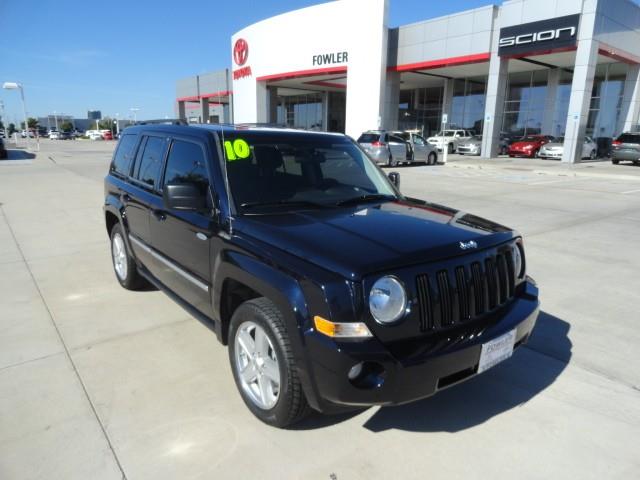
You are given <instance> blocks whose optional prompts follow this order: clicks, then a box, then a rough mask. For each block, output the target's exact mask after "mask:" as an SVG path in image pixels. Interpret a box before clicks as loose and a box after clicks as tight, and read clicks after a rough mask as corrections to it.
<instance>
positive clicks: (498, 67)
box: [481, 52, 509, 158]
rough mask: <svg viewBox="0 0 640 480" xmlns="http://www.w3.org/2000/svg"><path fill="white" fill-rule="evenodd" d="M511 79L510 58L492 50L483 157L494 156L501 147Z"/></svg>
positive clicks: (483, 135)
mask: <svg viewBox="0 0 640 480" xmlns="http://www.w3.org/2000/svg"><path fill="white" fill-rule="evenodd" d="M508 79H509V60H507V59H503V58H501V57H499V56H498V54H497V52H492V54H491V61H490V63H489V78H488V79H487V98H486V100H485V107H484V126H483V129H482V150H481V156H482V158H493V157H496V156H497V155H498V150H499V148H500V130H501V129H502V123H503V119H504V100H505V98H504V97H505V95H506V93H507V82H508Z"/></svg>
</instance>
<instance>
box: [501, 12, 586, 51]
mask: <svg viewBox="0 0 640 480" xmlns="http://www.w3.org/2000/svg"><path fill="white" fill-rule="evenodd" d="M579 24H580V15H568V16H566V17H558V18H552V19H549V20H542V21H540V22H533V23H526V24H524V25H515V26H513V27H506V28H501V29H500V43H499V46H498V55H500V56H501V57H502V56H513V55H522V54H526V53H532V52H538V51H546V50H557V49H562V48H569V47H575V46H576V43H577V40H578V26H579Z"/></svg>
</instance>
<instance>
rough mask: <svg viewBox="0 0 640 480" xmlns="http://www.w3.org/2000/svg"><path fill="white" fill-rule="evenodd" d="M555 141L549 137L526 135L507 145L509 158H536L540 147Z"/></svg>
mask: <svg viewBox="0 0 640 480" xmlns="http://www.w3.org/2000/svg"><path fill="white" fill-rule="evenodd" d="M553 140H555V138H554V137H552V136H551V135H527V136H525V137H522V138H520V139H518V140H516V141H514V142H513V143H512V144H511V145H509V156H510V157H529V158H533V157H536V156H538V152H539V151H540V147H542V146H543V145H545V144H547V143H549V142H552V141H553Z"/></svg>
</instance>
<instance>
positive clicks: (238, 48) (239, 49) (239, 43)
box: [233, 38, 249, 66]
mask: <svg viewBox="0 0 640 480" xmlns="http://www.w3.org/2000/svg"><path fill="white" fill-rule="evenodd" d="M247 58H249V44H248V43H247V41H246V40H245V39H244V38H239V39H238V40H236V44H235V45H234V46H233V60H234V61H235V62H236V64H237V65H240V66H242V65H244V64H245V63H246V62H247Z"/></svg>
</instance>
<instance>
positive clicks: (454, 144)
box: [427, 130, 473, 153]
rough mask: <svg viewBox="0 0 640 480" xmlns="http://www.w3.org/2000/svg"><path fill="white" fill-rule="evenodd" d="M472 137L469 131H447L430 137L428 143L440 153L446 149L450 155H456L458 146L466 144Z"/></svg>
mask: <svg viewBox="0 0 640 480" xmlns="http://www.w3.org/2000/svg"><path fill="white" fill-rule="evenodd" d="M471 137H473V133H471V132H470V131H469V130H445V131H443V132H438V133H436V134H435V135H434V136H433V137H429V138H428V139H427V142H429V143H430V144H431V145H433V146H434V147H436V148H437V149H438V151H439V152H443V151H444V148H446V149H447V151H448V153H454V152H456V151H457V150H458V145H460V143H461V142H466V141H467V140H470V139H471Z"/></svg>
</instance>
